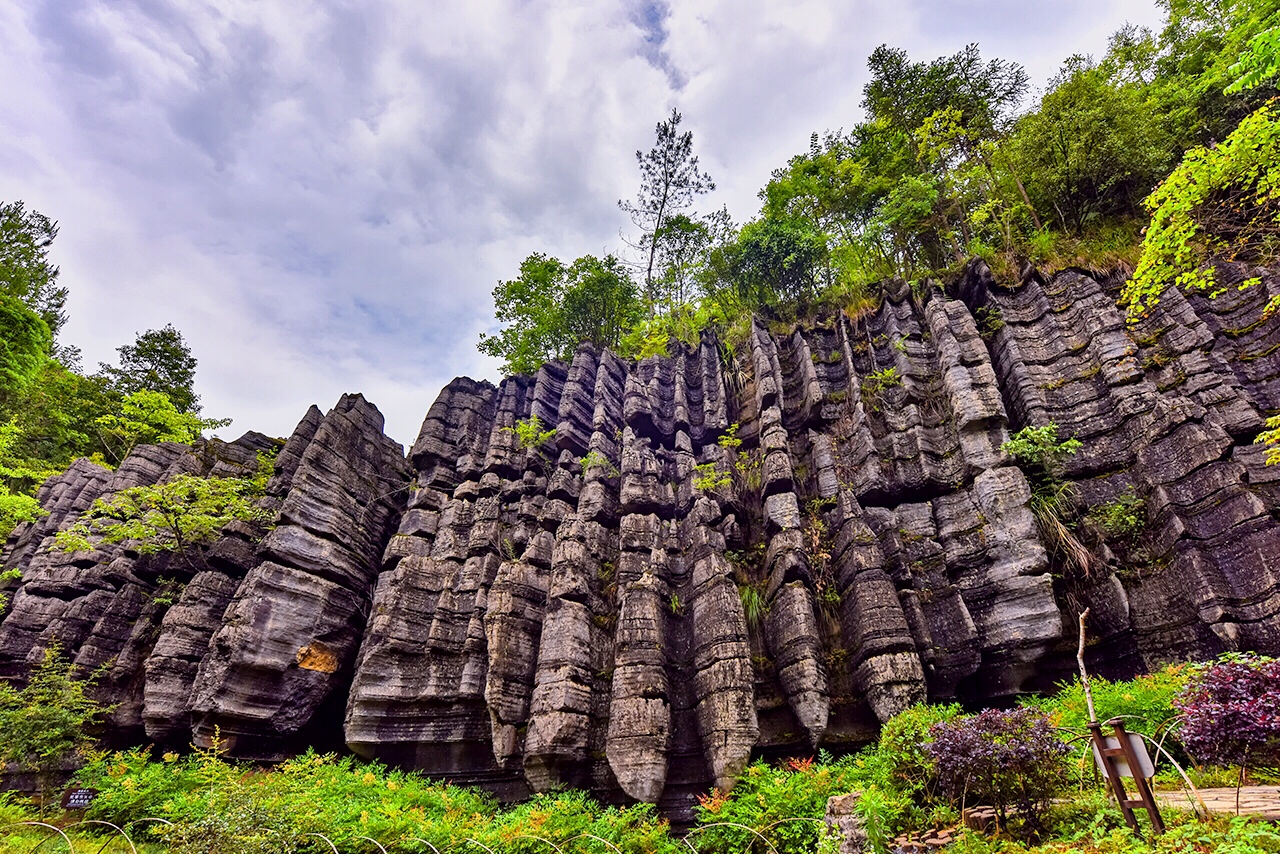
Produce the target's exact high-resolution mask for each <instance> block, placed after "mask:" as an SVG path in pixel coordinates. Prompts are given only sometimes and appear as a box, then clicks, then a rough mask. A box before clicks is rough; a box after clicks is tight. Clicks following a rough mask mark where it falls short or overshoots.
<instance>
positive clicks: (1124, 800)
mask: <svg viewBox="0 0 1280 854" xmlns="http://www.w3.org/2000/svg"><path fill="white" fill-rule="evenodd" d="M1089 734H1090V735H1092V736H1093V749H1094V751H1096V752H1097V754H1098V756H1101V757H1102V776H1103V777H1105V778H1106V780H1107V785H1108V786H1110V787H1111V793H1112V794H1113V795H1115V796H1116V803H1117V804H1119V806H1120V812H1121V813H1123V814H1124V821H1125V824H1127V825H1129V829H1130V830H1132V831H1133V832H1134V833H1137V834H1139V835H1141V833H1142V831H1141V830H1139V829H1138V819H1137V818H1136V817H1134V814H1133V807H1132V806H1130V804H1129V793H1128V792H1127V791H1125V788H1124V781H1123V780H1121V779H1120V769H1119V768H1118V767H1116V761H1115V756H1114V754H1112V752H1111V747H1110V746H1109V745H1108V744H1107V737H1106V736H1105V735H1103V734H1102V724H1100V723H1098V722H1097V721H1089Z"/></svg>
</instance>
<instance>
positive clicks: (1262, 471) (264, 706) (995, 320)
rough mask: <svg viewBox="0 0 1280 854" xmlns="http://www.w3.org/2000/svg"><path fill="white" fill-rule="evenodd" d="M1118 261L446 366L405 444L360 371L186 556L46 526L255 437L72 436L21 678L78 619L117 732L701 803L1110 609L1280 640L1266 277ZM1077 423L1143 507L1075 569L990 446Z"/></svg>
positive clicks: (1100, 629) (1053, 660) (1165, 655)
mask: <svg viewBox="0 0 1280 854" xmlns="http://www.w3.org/2000/svg"><path fill="white" fill-rule="evenodd" d="M1224 272H1225V274H1226V276H1227V277H1228V279H1229V280H1230V281H1238V280H1241V279H1243V278H1244V277H1245V276H1246V275H1247V273H1248V271H1244V270H1227V271H1224ZM1231 277H1234V279H1232V278H1231ZM1117 288H1118V283H1117V282H1111V281H1108V280H1106V279H1105V278H1101V277H1094V276H1090V275H1088V274H1086V273H1083V272H1078V271H1067V272H1063V273H1059V274H1057V275H1055V276H1053V277H1052V278H1050V279H1048V280H1041V279H1038V278H1032V279H1030V280H1028V281H1026V282H1023V283H1021V284H1019V285H1018V286H1016V287H1003V286H1000V285H999V284H997V283H996V282H994V281H993V280H992V277H991V275H990V273H989V271H988V270H987V269H986V268H985V267H984V266H982V265H980V264H979V265H975V266H973V267H971V268H970V270H969V271H968V272H967V274H966V275H965V276H964V278H963V279H962V280H961V281H959V282H957V283H956V284H955V285H954V286H952V287H950V288H948V289H947V290H946V291H945V292H944V290H942V289H940V288H933V289H932V290H927V291H920V292H917V293H913V292H912V291H911V290H910V289H909V288H907V287H906V286H905V285H901V286H898V287H896V288H891V289H890V293H889V294H888V296H887V297H886V299H885V300H884V301H883V302H882V303H881V305H880V306H879V307H878V308H877V309H876V310H875V311H874V312H871V313H869V314H867V315H865V316H861V317H858V318H855V319H850V318H849V317H846V316H843V315H841V316H838V317H833V318H829V319H827V320H825V321H823V322H819V323H817V324H814V325H807V326H803V327H799V328H791V327H788V328H783V327H779V326H777V325H774V326H772V327H770V326H766V325H764V324H761V323H760V322H757V323H756V324H755V325H754V326H753V327H752V328H751V331H750V334H749V335H748V336H747V338H746V340H744V341H742V342H740V343H739V344H738V345H737V346H734V347H729V346H726V345H724V344H723V343H721V342H717V341H715V340H713V339H711V338H706V339H704V340H703V342H702V343H701V345H700V346H699V347H697V348H695V349H686V350H684V351H682V352H681V353H679V354H678V355H676V356H673V357H653V358H649V359H645V360H642V361H640V362H639V363H633V362H627V361H624V360H622V359H619V358H618V357H617V356H615V355H614V354H612V353H610V352H597V351H595V350H594V349H592V348H591V347H589V346H584V347H583V348H581V349H580V350H579V351H578V353H577V355H576V356H575V357H574V358H573V359H572V360H571V361H570V362H568V363H560V362H553V363H549V364H547V365H545V366H544V367H543V368H542V369H541V370H540V371H539V372H538V373H537V375H536V376H533V377H513V378H510V379H507V380H505V381H503V382H502V383H501V384H500V385H499V386H497V387H495V386H493V385H491V384H488V383H484V382H476V381H473V380H469V379H458V380H455V381H454V382H453V383H451V384H450V385H449V386H448V387H446V388H445V390H444V391H443V392H442V393H441V395H440V397H439V399H438V400H437V401H436V402H435V404H434V405H433V406H432V407H431V408H430V411H429V412H428V414H427V417H426V420H425V421H424V423H423V427H422V431H421V433H420V435H419V436H418V439H417V441H416V442H415V443H414V445H413V447H412V449H411V450H410V452H409V454H408V458H407V460H406V458H405V456H404V455H403V454H402V452H401V449H400V448H399V446H397V445H395V444H394V443H393V442H391V441H390V440H389V439H387V438H386V437H385V436H383V434H382V420H381V416H380V415H378V413H377V411H376V409H374V408H373V407H372V406H371V405H369V404H368V403H367V402H365V401H364V400H363V398H360V397H358V396H351V397H344V398H343V400H342V401H340V402H339V404H338V406H337V407H335V408H334V409H333V410H332V411H330V412H329V413H328V414H327V415H323V416H322V415H321V414H320V412H319V411H318V410H315V409H313V410H312V412H310V413H308V415H307V417H306V418H304V419H303V421H302V423H301V424H300V425H299V427H298V430H297V431H296V432H295V434H294V435H293V437H291V438H290V439H289V440H288V442H287V443H286V444H285V445H284V447H283V449H282V450H281V451H280V454H279V456H278V458H277V462H276V475H275V477H274V478H273V479H272V481H271V483H270V484H269V486H268V489H267V497H266V498H265V499H264V502H266V503H267V506H268V507H269V508H271V509H273V510H275V511H277V513H278V520H277V523H276V524H275V526H274V527H272V528H271V530H270V531H269V532H264V531H259V530H254V529H252V528H250V527H248V526H232V527H231V529H229V530H227V531H225V532H224V535H223V536H222V538H221V539H219V540H218V542H216V543H215V544H214V545H213V546H211V547H210V548H208V549H207V550H205V551H202V552H201V553H200V554H199V555H197V556H178V557H171V558H168V559H163V560H162V559H158V558H139V557H138V556H137V555H134V554H131V553H130V552H129V551H128V550H126V549H115V550H114V551H111V550H106V549H103V550H100V551H96V552H93V553H91V554H79V555H71V556H60V555H54V554H51V553H49V552H48V551H47V545H46V544H47V542H48V537H50V536H51V534H52V533H53V532H54V531H56V530H57V529H58V528H60V527H63V526H65V525H67V524H69V523H70V522H71V521H72V520H74V519H75V518H76V517H77V516H78V514H79V513H81V512H83V510H84V509H85V508H86V507H87V506H88V505H89V503H90V502H91V501H92V500H93V498H95V497H97V496H100V495H106V494H109V493H111V492H112V491H114V490H117V489H120V488H122V487H123V486H126V485H129V484H133V483H150V482H155V481H157V480H159V479H162V478H164V477H167V476H171V475H172V474H173V473H175V472H177V471H192V472H195V473H204V474H212V473H215V470H216V467H217V465H222V466H224V470H225V468H226V466H229V465H231V464H232V463H231V462H226V461H223V462H219V463H217V464H214V463H211V462H209V461H210V460H211V459H212V458H213V457H214V456H217V454H213V453H212V452H211V451H210V450H209V449H210V448H214V449H219V450H218V451H217V453H218V454H221V455H222V458H225V459H226V460H233V459H234V460H239V462H238V463H236V464H237V465H240V466H241V467H244V466H246V465H250V464H251V461H252V457H253V452H254V450H255V449H257V448H258V447H259V446H260V445H261V444H262V442H263V441H265V440H263V439H261V437H256V436H249V437H246V438H245V439H241V440H239V441H238V442H236V443H231V444H230V445H223V444H221V443H209V444H208V445H206V446H204V448H202V449H196V450H195V451H194V452H193V451H190V450H188V449H186V448H181V447H178V446H172V447H170V446H156V447H150V448H141V449H139V450H138V451H137V452H135V454H134V455H133V456H132V457H130V459H129V460H127V461H126V463H125V464H124V465H122V466H121V468H120V469H119V470H118V471H116V472H114V473H110V472H106V471H105V470H101V469H98V468H97V467H94V466H91V465H89V464H86V463H77V465H76V466H74V467H73V468H72V469H70V470H69V471H68V472H67V473H66V474H64V475H62V476H60V477H59V478H56V479H54V480H52V481H50V483H48V484H46V485H45V487H44V488H43V490H42V493H41V500H42V501H43V502H44V503H45V506H46V507H47V509H49V510H50V515H49V516H46V517H45V518H43V519H42V520H41V521H40V522H39V523H36V524H35V525H31V526H27V527H26V528H24V529H21V530H19V531H18V532H15V536H14V537H13V538H11V540H10V543H9V544H8V545H7V546H6V550H5V553H4V557H5V565H6V566H7V567H8V566H12V567H17V568H19V569H21V570H22V573H23V577H22V581H21V584H20V586H19V587H18V588H17V589H16V591H15V595H14V596H13V602H12V605H11V608H10V611H9V612H8V614H7V616H6V617H5V619H4V621H3V623H0V669H3V672H4V673H5V674H17V673H19V672H21V671H22V669H23V668H24V667H25V666H27V664H28V663H29V662H31V661H33V660H35V658H36V657H37V656H38V655H40V654H41V651H42V650H43V649H44V648H45V647H46V646H47V645H48V644H49V643H51V642H53V641H54V640H55V639H56V640H58V641H59V642H61V643H62V644H63V645H64V647H66V648H69V649H75V650H77V651H78V653H77V654H78V660H79V658H83V659H84V663H85V664H97V663H100V662H102V661H108V660H113V661H114V663H113V664H112V670H111V674H112V676H111V678H110V679H109V680H108V681H107V682H106V683H104V685H103V687H102V688H101V690H102V691H103V692H104V697H105V698H107V699H110V700H111V701H113V702H120V703H121V706H120V708H119V710H118V711H117V712H116V715H117V716H118V717H120V726H121V727H124V729H122V730H121V731H122V732H124V733H125V734H126V735H125V736H123V738H125V739H126V740H127V739H135V740H138V739H142V738H144V737H145V738H146V739H149V740H155V741H160V742H164V743H166V744H173V745H182V744H185V743H187V742H189V741H191V740H192V739H194V740H196V741H197V742H201V743H207V742H208V741H209V740H210V739H211V737H212V736H213V734H214V733H215V732H216V733H218V734H219V735H220V736H221V737H222V738H223V739H226V740H227V741H228V742H229V743H230V746H231V749H232V752H233V753H235V754H237V755H241V756H246V757H253V758H260V759H273V758H278V757H280V756H283V755H286V754H288V753H289V752H291V751H294V750H298V749H301V747H303V746H305V745H309V744H315V745H319V746H322V747H329V746H333V745H335V744H338V743H340V742H345V743H346V745H347V746H349V747H350V749H351V750H353V751H355V752H356V753H358V754H360V755H361V756H365V757H369V758H377V759H381V760H384V761H388V762H393V763H396V764H400V765H404V766H408V767H413V768H418V769H422V770H425V771H427V772H430V773H433V774H438V775H440V776H444V777H448V778H449V779H451V780H454V781H455V782H463V783H477V784H482V785H486V786H488V787H490V788H492V789H494V790H495V791H498V792H500V793H501V794H503V795H504V796H506V797H511V798H515V797H521V796H524V795H526V794H528V793H530V792H534V791H546V790H549V789H551V788H553V787H556V786H560V785H570V786H581V787H586V788H590V789H592V790H593V791H595V792H596V793H597V794H600V795H601V796H603V797H606V798H611V799H636V800H643V801H650V802H656V803H658V804H660V805H661V806H662V807H663V808H665V809H668V810H669V811H671V813H672V814H675V815H677V816H679V815H682V814H687V810H688V809H689V806H690V804H691V803H692V800H693V796H694V794H696V793H697V792H700V791H703V790H705V789H706V788H707V787H709V786H712V785H716V786H720V787H728V786H731V785H732V784H733V782H734V780H735V779H736V777H737V775H738V774H739V773H740V772H741V771H742V769H743V767H744V766H745V765H746V763H747V762H748V761H750V759H751V758H752V757H753V756H757V755H778V754H786V753H792V754H797V753H799V754H807V753H810V752H811V751H813V750H814V749H815V748H816V747H819V746H821V747H825V748H829V749H840V748H844V747H852V746H855V745H858V744H860V743H863V742H865V741H867V740H869V739H871V738H873V737H874V734H875V732H876V729H877V727H878V726H879V725H880V723H882V722H884V721H885V720H887V719H888V718H889V717H891V716H892V715H893V714H895V713H896V712H898V711H900V710H902V709H903V708H905V707H907V706H909V705H911V704H912V703H915V702H918V701H921V700H925V699H928V700H935V701H937V700H947V699H952V698H958V699H961V700H963V701H965V702H969V703H973V704H979V703H990V702H1001V701H1005V700H1007V699H1008V698H1010V697H1012V696H1014V695H1017V694H1020V693H1024V692H1028V691H1037V690H1045V689H1048V688H1051V687H1052V685H1053V684H1054V682H1055V681H1056V680H1058V679H1060V678H1062V677H1064V676H1067V675H1068V674H1069V672H1070V667H1071V665H1072V662H1073V659H1074V637H1075V634H1074V625H1075V620H1076V615H1077V614H1078V613H1079V612H1080V611H1081V610H1082V609H1083V608H1084V607H1086V606H1087V607H1089V608H1091V613H1092V614H1093V615H1094V619H1093V623H1092V626H1093V630H1094V637H1095V642H1094V643H1093V644H1092V645H1091V646H1090V650H1089V655H1090V657H1091V666H1092V667H1093V668H1094V669H1095V670H1096V671H1098V672H1100V673H1103V674H1106V675H1110V676H1127V675H1132V674H1135V673H1138V672H1142V671H1143V670H1146V669H1149V668H1152V667H1155V666H1158V665H1160V664H1163V663H1165V662H1168V661H1173V660H1178V659H1185V658H1203V657H1207V656H1211V655H1214V654H1216V653H1218V652H1221V651H1225V650H1232V649H1256V650H1260V651H1264V652H1268V653H1280V618H1278V617H1277V611H1278V610H1280V594H1278V592H1277V573H1280V521H1277V520H1278V518H1280V467H1270V468H1267V467H1264V466H1263V461H1262V460H1263V454H1262V449H1261V448H1259V447H1257V446H1254V445H1252V444H1251V441H1252V439H1253V437H1254V436H1256V434H1257V433H1258V431H1259V430H1260V428H1261V426H1262V423H1263V420H1264V418H1265V417H1266V415H1267V414H1269V413H1273V412H1275V411H1277V410H1278V409H1280V356H1278V355H1277V351H1278V350H1280V319H1277V318H1271V319H1265V318H1263V316H1262V308H1263V305H1264V304H1265V302H1266V299H1267V297H1268V296H1269V295H1270V294H1273V293H1276V292H1278V290H1277V289H1280V280H1277V279H1276V278H1275V277H1264V283H1263V285H1262V286H1261V287H1259V288H1254V289H1252V290H1247V291H1244V292H1237V291H1236V290H1235V289H1234V288H1231V287H1228V288H1227V289H1226V290H1227V293H1226V295H1224V296H1223V297H1221V298H1220V299H1218V300H1215V301H1212V302H1210V301H1205V300H1202V299H1199V298H1190V299H1188V298H1185V297H1183V296H1181V295H1179V294H1176V293H1171V294H1167V295H1166V296H1165V298H1164V299H1163V300H1162V302H1161V303H1160V304H1159V306H1157V308H1156V309H1155V310H1154V311H1153V312H1152V313H1151V314H1150V316H1149V317H1147V318H1145V319H1144V320H1143V321H1142V322H1140V323H1138V324H1134V325H1130V324H1127V323H1126V322H1125V319H1124V316H1123V314H1122V312H1121V310H1120V309H1118V308H1117V307H1116V303H1115V299H1116V296H1117V294H1116V290H1117ZM1051 423H1052V424H1056V425H1057V426H1058V431H1059V435H1060V436H1062V437H1063V438H1066V437H1075V438H1077V439H1079V440H1080V441H1081V442H1082V443H1083V446H1082V448H1081V450H1080V451H1079V452H1078V453H1077V454H1075V455H1074V456H1072V457H1070V458H1069V460H1068V462H1067V466H1066V472H1065V479H1066V481H1067V482H1069V483H1070V484H1071V486H1072V488H1073V490H1074V494H1075V495H1076V496H1077V499H1076V504H1077V505H1078V509H1079V511H1080V512H1083V511H1085V510H1087V509H1089V508H1090V507H1097V506H1103V505H1107V504H1108V503H1113V502H1117V501H1122V502H1129V504H1130V505H1131V506H1139V507H1141V508H1142V511H1143V513H1145V518H1146V524H1145V527H1143V528H1142V530H1140V531H1137V532H1133V531H1129V532H1127V533H1125V534H1124V536H1119V535H1113V534H1108V533H1106V532H1104V531H1103V529H1102V528H1101V527H1099V526H1098V525H1097V524H1093V523H1089V522H1080V523H1077V524H1076V526H1075V530H1076V533H1077V535H1078V539H1079V540H1080V542H1081V544H1082V545H1083V546H1084V547H1087V548H1088V549H1089V550H1090V552H1091V554H1090V556H1089V558H1088V559H1087V560H1085V561H1083V562H1081V561H1080V560H1079V559H1078V558H1077V559H1075V560H1072V559H1069V557H1070V556H1069V554H1068V553H1067V552H1066V551H1064V546H1063V544H1062V541H1061V540H1060V539H1059V538H1055V537H1053V536H1048V537H1046V536H1045V535H1044V534H1043V533H1042V523H1038V521H1037V519H1036V517H1035V515H1034V513H1033V511H1032V489H1031V484H1030V482H1029V480H1028V477H1027V473H1026V472H1024V471H1023V470H1022V469H1021V468H1020V467H1019V466H1018V465H1017V464H1015V462H1014V461H1013V460H1012V459H1011V458H1010V456H1009V455H1008V454H1007V453H1006V452H1005V451H1004V450H1003V447H1002V446H1003V445H1004V443H1005V442H1006V441H1007V440H1008V439H1009V437H1010V435H1011V433H1012V432H1014V431H1016V430H1018V429H1020V428H1022V427H1025V426H1044V425H1047V424H1051ZM220 459H221V458H220ZM1138 502H1141V503H1140V504H1139V503H1138ZM1068 521H1070V520H1068ZM162 578H163V579H166V581H165V582H164V584H165V585H168V586H165V587H163V588H162V587H161V581H160V579H162ZM162 589H163V591H165V592H164V593H163V594H162V595H156V594H157V591H158V590H162ZM344 708H345V715H344V711H343V710H344Z"/></svg>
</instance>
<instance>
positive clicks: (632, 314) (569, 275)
mask: <svg viewBox="0 0 1280 854" xmlns="http://www.w3.org/2000/svg"><path fill="white" fill-rule="evenodd" d="M493 302H494V305H495V306H496V308H497V316H498V321H499V322H501V323H505V324H507V326H506V328H504V329H502V330H500V331H499V332H498V333H497V334H495V335H481V336H480V352H482V353H487V354H488V355H490V356H495V357H497V358H500V359H502V360H503V369H504V370H505V371H507V372H508V373H513V374H531V373H533V372H535V371H537V370H538V368H539V367H541V366H542V363H543V362H546V361H549V360H551V359H567V358H569V357H570V356H572V355H573V351H574V349H576V348H577V346H578V345H579V344H581V343H582V342H584V341H589V342H591V343H592V344H595V345H596V346H598V347H612V346H616V345H617V343H618V341H619V340H620V339H621V336H622V334H623V333H624V332H625V331H627V330H628V329H630V328H631V326H632V325H633V324H634V323H635V322H636V320H637V319H638V318H639V317H640V315H641V313H642V308H641V304H640V300H639V295H638V294H637V293H636V286H635V283H634V282H633V281H632V280H631V276H630V275H629V274H628V273H627V270H626V268H625V267H624V266H623V265H622V263H621V262H620V261H619V260H618V259H617V258H615V257H614V256H612V255H606V256H605V257H604V258H603V259H601V258H596V257H594V256H592V255H584V256H583V257H581V258H579V259H578V260H576V261H574V262H573V263H572V264H570V265H567V266H566V265H565V264H564V263H563V262H562V261H560V260H559V259H557V258H551V257H548V256H546V255H543V254H541V253H534V254H533V255H530V256H529V257H528V258H526V259H525V260H524V261H523V262H522V263H521V264H520V275H519V276H518V277H516V278H515V279H511V280H509V281H506V282H499V283H498V286H497V287H496V288H494V289H493Z"/></svg>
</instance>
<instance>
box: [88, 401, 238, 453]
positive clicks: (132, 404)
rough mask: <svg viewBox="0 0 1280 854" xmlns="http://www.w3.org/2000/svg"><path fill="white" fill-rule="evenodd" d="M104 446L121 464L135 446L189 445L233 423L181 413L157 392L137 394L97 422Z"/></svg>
mask: <svg viewBox="0 0 1280 854" xmlns="http://www.w3.org/2000/svg"><path fill="white" fill-rule="evenodd" d="M96 423H97V426H98V427H99V428H100V435H101V437H102V440H103V444H104V445H105V446H106V448H107V450H108V452H109V453H110V454H111V455H112V456H113V457H114V458H115V460H116V462H120V461H121V460H123V459H124V458H125V457H127V456H128V455H129V452H130V451H131V450H133V446H134V445H139V444H153V443H156V442H181V443H182V444H184V445H189V444H191V443H192V442H194V441H195V440H196V439H198V438H200V433H201V431H202V430H213V429H216V428H218V427H225V426H227V425H228V424H230V423H231V419H229V418H223V419H217V418H201V417H200V416H198V415H194V414H192V413H190V412H179V411H178V409H177V407H175V406H174V405H173V403H172V402H171V401H170V400H169V398H168V397H166V396H165V395H163V394H161V393H160V392H158V391H147V390H143V391H135V392H134V393H133V394H130V395H128V396H127V397H125V399H124V400H123V401H122V402H121V404H120V410H119V412H112V413H109V414H107V415H104V416H102V417H101V418H99V419H98V420H97V422H96Z"/></svg>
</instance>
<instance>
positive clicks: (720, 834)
mask: <svg viewBox="0 0 1280 854" xmlns="http://www.w3.org/2000/svg"><path fill="white" fill-rule="evenodd" d="M824 758H825V757H824ZM855 790H856V791H861V792H862V793H863V798H862V801H861V802H860V803H859V805H858V808H859V811H860V812H861V813H862V817H863V821H864V822H865V823H866V824H867V826H868V835H869V836H870V837H871V839H872V841H873V843H874V842H879V843H880V845H879V846H877V850H884V848H883V847H882V846H883V844H884V843H886V842H887V841H888V840H889V839H891V838H892V836H893V834H894V833H897V832H898V831H899V830H901V829H902V827H903V826H904V818H905V816H906V815H907V813H908V811H909V810H910V809H911V801H910V799H909V798H908V797H906V796H904V795H903V794H902V793H901V792H898V791H897V790H896V788H894V787H893V785H892V783H891V782H890V781H889V778H888V774H887V770H886V767H885V766H884V764H883V763H882V762H880V761H879V756H877V755H876V752H875V748H870V749H868V750H866V751H863V753H861V754H859V755H858V756H857V757H846V758H845V759H842V760H840V761H838V762H814V761H813V760H807V759H806V760H791V761H789V762H787V763H786V764H784V765H783V766H781V767H774V766H771V765H769V764H768V763H766V762H764V761H763V760H757V761H756V762H755V763H753V764H752V765H750V766H748V768H747V770H746V771H745V772H743V774H742V777H741V778H740V779H739V780H738V783H737V785H736V786H734V788H733V791H732V792H729V793H728V794H726V793H723V792H719V791H713V792H712V793H711V794H710V795H705V796H703V797H702V798H700V799H699V805H698V808H697V810H696V812H697V818H698V825H699V828H706V829H705V830H702V829H699V828H695V830H694V835H693V836H692V837H691V840H692V841H693V842H694V843H695V844H696V846H697V849H698V852H699V854H741V852H745V851H763V850H765V849H764V848H763V844H762V843H761V842H760V841H759V837H757V836H755V835H754V834H752V833H751V832H750V831H747V830H743V829H741V827H733V826H729V825H735V824H736V825H742V826H743V827H748V828H750V829H751V830H754V831H756V832H757V833H760V834H762V835H764V836H765V837H766V838H767V839H768V840H769V842H770V843H771V844H772V845H773V847H774V848H775V849H776V850H777V852H778V854H801V852H806V854H807V852H811V851H813V850H814V849H815V846H817V845H818V843H819V839H820V837H821V835H822V830H821V823H820V819H821V818H822V817H823V816H824V815H825V814H826V809H827V800H828V799H829V798H831V797H833V796H835V795H845V794H848V793H849V792H852V791H855Z"/></svg>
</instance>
